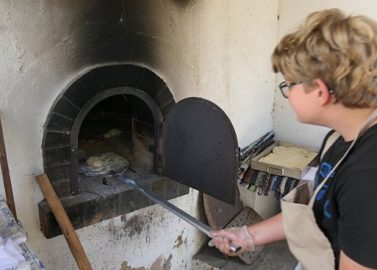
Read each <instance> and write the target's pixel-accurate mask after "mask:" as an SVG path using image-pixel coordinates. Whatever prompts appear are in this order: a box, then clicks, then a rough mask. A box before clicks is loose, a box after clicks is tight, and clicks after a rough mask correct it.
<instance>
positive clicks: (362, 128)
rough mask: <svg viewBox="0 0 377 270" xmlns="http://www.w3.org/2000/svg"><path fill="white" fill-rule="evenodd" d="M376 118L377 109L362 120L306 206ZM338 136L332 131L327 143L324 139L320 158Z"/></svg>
mask: <svg viewBox="0 0 377 270" xmlns="http://www.w3.org/2000/svg"><path fill="white" fill-rule="evenodd" d="M376 118H377V109H376V110H374V111H373V113H372V114H371V115H370V116H369V117H368V119H367V120H366V121H365V122H364V124H363V125H362V127H361V129H360V131H359V133H358V134H357V136H356V139H354V140H353V141H352V143H351V145H350V146H349V147H348V149H347V151H346V152H345V153H344V154H343V156H342V157H341V158H340V159H339V160H338V162H337V163H336V164H335V166H334V167H333V168H332V170H331V171H330V172H329V173H328V174H327V175H326V177H325V179H324V180H323V181H322V182H321V184H319V185H318V187H317V188H316V190H315V191H314V194H313V196H312V197H311V199H310V201H309V204H308V206H309V207H311V208H312V207H313V204H314V200H315V198H316V197H317V194H318V192H319V191H320V190H321V188H322V187H323V185H324V184H325V183H326V182H327V180H328V179H329V178H330V176H331V175H332V174H333V173H334V172H335V170H336V169H337V168H338V166H339V165H340V163H342V161H343V160H344V159H345V158H346V157H347V156H348V154H349V152H350V151H351V150H352V148H353V146H354V145H355V144H356V141H357V140H358V139H359V138H360V137H361V136H362V135H363V134H364V133H365V131H367V130H368V128H369V126H370V124H372V122H373V121H374V120H375V119H376ZM334 134H337V135H338V136H337V137H336V138H335V135H334ZM339 136H340V134H339V133H338V132H334V133H333V134H331V135H330V137H329V138H328V140H330V139H331V140H330V142H329V143H327V141H328V140H327V141H326V145H325V146H324V148H323V151H322V153H321V159H322V158H323V156H324V153H326V151H327V150H328V149H329V148H330V146H331V145H332V144H333V143H334V142H335V141H336V139H337V138H338V137H339Z"/></svg>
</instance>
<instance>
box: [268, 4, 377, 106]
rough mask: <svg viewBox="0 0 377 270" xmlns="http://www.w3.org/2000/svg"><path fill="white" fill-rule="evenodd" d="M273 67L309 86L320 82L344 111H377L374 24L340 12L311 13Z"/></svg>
mask: <svg viewBox="0 0 377 270" xmlns="http://www.w3.org/2000/svg"><path fill="white" fill-rule="evenodd" d="M272 66H273V70H274V72H280V73H282V74H283V75H284V76H285V77H286V78H287V79H290V80H292V81H293V80H296V81H301V82H304V83H306V84H308V85H309V86H310V85H311V84H312V82H313V80H314V79H317V78H319V79H322V80H323V81H324V82H325V83H326V84H327V86H328V87H329V89H331V90H332V91H334V94H335V97H336V102H341V103H342V104H343V105H344V106H346V107H349V108H364V107H377V23H376V22H374V21H373V20H371V19H369V18H368V17H365V16H346V15H344V14H343V13H342V12H341V11H340V10H339V9H328V10H323V11H319V12H314V13H312V14H310V15H309V16H308V17H307V19H306V21H305V22H304V23H303V24H302V25H301V26H300V27H299V28H298V29H297V30H296V31H294V32H292V33H290V34H288V35H286V36H284V37H283V38H282V39H281V41H280V42H279V44H278V45H277V46H276V48H275V50H274V52H273V54H272Z"/></svg>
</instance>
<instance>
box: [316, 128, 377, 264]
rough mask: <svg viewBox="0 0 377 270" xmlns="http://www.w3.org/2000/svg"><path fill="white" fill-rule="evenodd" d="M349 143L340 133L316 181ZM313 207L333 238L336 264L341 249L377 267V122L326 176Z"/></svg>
mask: <svg viewBox="0 0 377 270" xmlns="http://www.w3.org/2000/svg"><path fill="white" fill-rule="evenodd" d="M330 134H331V132H330V133H329V134H328V136H329V135H330ZM328 136H327V137H328ZM325 140H326V139H325ZM350 144H351V142H345V141H344V140H343V138H341V137H340V138H339V139H338V140H337V141H336V142H335V143H334V144H333V145H332V146H331V147H330V149H329V150H328V151H327V152H326V153H325V155H324V157H323V160H322V161H321V163H320V167H319V171H318V174H317V178H316V185H318V184H319V183H321V181H322V180H323V179H324V177H326V175H327V174H328V173H329V172H330V170H331V169H332V167H333V166H334V165H335V164H336V162H337V161H338V160H339V159H340V158H341V157H342V155H343V154H344V153H345V151H346V150H347V148H348V147H349V146H350ZM313 209H314V215H315V217H316V221H317V224H318V225H319V227H320V228H321V230H322V231H323V232H324V234H325V235H326V236H327V238H328V239H329V241H330V242H331V245H332V248H333V250H334V254H335V258H336V266H337V268H338V265H339V255H340V250H342V251H343V252H344V253H345V254H346V255H347V256H348V257H350V258H351V259H353V260H354V261H356V262H358V263H360V264H361V265H364V266H368V267H372V268H377V125H374V126H372V127H371V128H369V129H368V130H367V131H366V133H365V134H364V135H363V136H362V137H361V138H360V139H359V140H358V142H356V144H355V146H354V148H353V149H352V150H351V152H350V153H349V155H348V157H347V158H346V159H345V160H344V161H343V162H342V164H341V165H340V166H339V167H338V169H337V170H336V171H335V173H334V174H333V175H332V176H331V177H330V179H329V180H327V182H326V184H325V185H324V186H323V187H322V189H321V190H320V192H319V193H318V195H317V197H316V199H315V203H314V207H313Z"/></svg>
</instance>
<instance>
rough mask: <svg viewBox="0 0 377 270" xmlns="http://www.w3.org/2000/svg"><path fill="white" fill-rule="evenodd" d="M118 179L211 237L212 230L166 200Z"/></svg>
mask: <svg viewBox="0 0 377 270" xmlns="http://www.w3.org/2000/svg"><path fill="white" fill-rule="evenodd" d="M118 179H119V180H120V181H121V182H122V183H125V184H126V185H128V186H129V187H132V188H133V189H135V190H137V191H138V192H140V193H141V194H143V195H144V196H146V197H147V198H149V199H150V200H151V201H153V202H155V203H157V204H159V205H161V206H162V207H164V208H165V209H167V210H169V211H170V212H172V213H173V214H175V215H176V216H178V217H180V218H181V219H183V220H184V221H186V222H188V223H189V224H191V225H192V226H194V227H195V228H196V229H198V230H199V231H201V232H202V233H204V234H205V235H207V236H208V237H211V231H213V230H212V228H210V227H209V226H208V225H206V224H204V223H203V222H201V221H200V220H197V219H196V218H194V217H192V216H190V215H189V214H187V213H186V212H184V211H183V210H181V209H179V208H178V207H176V206H175V205H173V204H171V203H170V202H168V201H166V200H163V199H161V198H158V197H157V196H156V195H155V194H153V193H151V192H149V191H147V190H145V189H143V188H142V187H140V186H139V185H138V184H136V182H135V181H134V180H132V179H130V178H127V177H125V176H122V175H118ZM240 249H241V247H240V246H238V245H236V244H234V243H233V244H231V247H230V250H231V251H233V252H237V251H239V250H240Z"/></svg>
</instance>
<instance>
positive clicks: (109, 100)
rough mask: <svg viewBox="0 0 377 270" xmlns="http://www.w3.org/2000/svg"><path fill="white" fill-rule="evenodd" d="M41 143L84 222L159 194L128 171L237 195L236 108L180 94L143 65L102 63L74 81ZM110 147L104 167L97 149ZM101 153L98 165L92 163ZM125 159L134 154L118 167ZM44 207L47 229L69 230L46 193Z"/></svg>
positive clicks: (171, 186)
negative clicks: (230, 110) (232, 115)
mask: <svg viewBox="0 0 377 270" xmlns="http://www.w3.org/2000/svg"><path fill="white" fill-rule="evenodd" d="M42 150H43V160H44V168H45V172H46V173H47V175H48V176H49V178H50V180H51V182H52V185H53V186H54V189H55V190H56V192H57V194H58V196H59V197H60V198H61V200H62V203H63V205H64V206H65V208H66V210H67V212H68V215H69V216H70V218H71V220H72V223H73V225H74V226H75V227H76V228H81V227H84V226H87V225H90V224H94V223H96V222H99V221H102V220H104V219H108V218H112V217H115V216H119V215H123V214H126V213H128V212H132V211H134V210H137V209H140V208H143V207H146V206H149V205H150V204H151V202H150V201H148V200H147V199H145V198H143V196H141V195H139V194H137V193H135V191H134V190H131V189H130V188H129V187H127V186H126V185H125V184H123V183H121V182H120V181H119V179H118V178H117V177H116V175H117V174H119V173H122V174H125V175H126V176H128V177H130V178H132V179H135V180H137V181H138V182H139V183H140V184H141V185H143V186H144V187H145V188H146V189H148V190H151V191H152V192H154V193H157V194H159V195H160V196H162V197H163V198H164V199H171V198H175V197H178V196H182V195H184V194H187V193H188V190H189V187H193V188H196V189H198V190H200V191H203V192H205V193H207V194H209V195H212V196H214V197H217V198H219V199H221V200H224V201H226V202H228V203H233V202H234V200H235V189H236V180H235V179H236V173H237V165H238V145H237V138H236V135H235V132H234V129H233V126H232V124H231V122H230V120H229V119H228V117H227V116H226V115H225V113H224V112H223V111H222V110H221V109H220V108H219V107H217V106H216V105H215V104H213V103H212V102H210V101H207V100H205V99H202V98H188V99H185V100H182V101H180V102H179V103H178V104H176V103H175V101H174V98H173V96H172V94H171V92H170V90H169V88H168V86H167V85H166V84H165V83H164V81H163V80H162V79H161V78H159V77H158V76H157V75H156V74H155V73H153V72H152V71H150V70H148V69H146V68H144V67H140V66H136V65H132V64H125V65H111V66H103V67H98V68H95V69H93V70H90V71H89V72H87V73H86V74H84V75H83V76H81V77H79V78H78V79H77V80H76V81H74V82H72V83H71V84H70V85H69V86H68V87H67V89H65V90H64V91H63V92H62V94H61V95H59V96H58V98H57V99H56V101H55V103H54V104H53V105H52V108H51V110H50V113H49V114H48V118H47V121H46V124H45V130H44V138H43V145H42ZM106 154H107V155H108V156H107V157H105V160H107V161H109V160H110V161H109V162H110V163H109V164H107V165H106V166H110V167H106V168H105V169H104V167H105V166H104V165H103V162H105V161H104V160H103V159H98V158H99V157H103V155H106ZM117 157H118V158H117ZM93 158H97V159H98V160H97V162H100V165H99V167H100V168H99V170H100V171H99V172H98V170H97V168H95V167H93V168H90V167H89V162H88V160H93ZM117 159H118V160H120V159H121V160H122V161H123V160H124V162H125V163H124V164H123V165H120V167H119V166H118V167H117V168H115V167H111V166H112V164H116V163H117V162H118V161H116V160H117ZM118 163H119V162H118ZM120 164H122V163H120ZM92 166H93V164H92ZM101 166H102V167H103V168H101ZM114 166H115V165H114ZM97 167H98V166H97ZM101 170H102V171H101ZM172 180H175V181H172ZM218 183H221V185H218ZM39 216H40V221H41V229H42V231H43V233H44V235H45V236H46V237H48V238H50V237H54V236H56V235H58V234H60V233H61V232H60V229H59V227H58V226H57V223H56V221H55V219H54V217H53V215H52V213H51V210H50V208H49V206H48V205H47V203H46V202H45V201H41V202H40V203H39Z"/></svg>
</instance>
